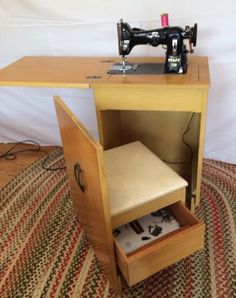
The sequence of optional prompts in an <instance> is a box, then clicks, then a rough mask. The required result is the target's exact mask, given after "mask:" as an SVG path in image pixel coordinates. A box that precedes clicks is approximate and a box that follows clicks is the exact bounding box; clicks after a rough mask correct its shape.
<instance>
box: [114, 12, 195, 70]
mask: <svg viewBox="0 0 236 298" xmlns="http://www.w3.org/2000/svg"><path fill="white" fill-rule="evenodd" d="M162 26H163V27H162V28H159V29H152V30H143V29H141V28H131V27H130V25H129V24H128V23H125V22H123V20H120V21H119V22H118V24H117V32H118V46H119V54H120V55H121V56H122V58H123V61H122V63H121V64H122V67H123V69H125V71H126V69H129V68H127V67H128V66H127V65H126V62H125V56H126V55H129V54H130V52H131V50H132V49H133V47H134V46H136V45H141V44H148V45H151V46H153V47H156V46H158V45H162V46H164V47H165V48H166V59H165V63H164V71H163V72H164V73H186V72H187V53H189V52H190V53H193V46H194V47H195V46H196V42H197V24H195V25H194V26H193V27H189V26H186V27H185V29H182V28H181V27H177V26H174V27H170V26H169V25H168V15H166V14H165V15H162ZM184 40H188V42H189V49H187V47H186V45H185V43H184ZM123 73H124V71H123Z"/></svg>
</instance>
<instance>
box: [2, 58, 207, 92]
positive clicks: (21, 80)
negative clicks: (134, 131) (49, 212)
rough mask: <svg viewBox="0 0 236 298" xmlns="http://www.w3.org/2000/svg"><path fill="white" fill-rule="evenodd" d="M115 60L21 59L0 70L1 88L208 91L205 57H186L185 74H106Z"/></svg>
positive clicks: (155, 60) (144, 60)
mask: <svg viewBox="0 0 236 298" xmlns="http://www.w3.org/2000/svg"><path fill="white" fill-rule="evenodd" d="M127 60H128V61H129V62H134V63H160V62H164V57H136V58H131V57H128V59H127ZM120 61H121V59H120V58H119V57H118V58H107V57H68V56H67V57H59V56H32V57H31V56H29V57H24V58H22V59H20V60H18V61H16V62H14V63H12V64H10V65H9V66H7V67H5V68H3V69H1V70H0V85H1V86H29V87H65V88H68V87H70V88H94V87H98V86H102V85H111V86H112V85H124V84H125V85H134V86H135V85H150V84H153V85H162V86H165V85H166V86H171V85H173V86H176V85H178V86H180V87H181V86H185V87H186V86H189V87H191V86H192V87H198V86H199V87H202V88H208V86H209V84H210V78H209V69H208V59H207V57H196V56H191V57H189V62H188V71H187V73H186V74H151V75H146V74H145V75H144V74H142V75H141V74H137V75H133V74H126V75H125V76H124V75H123V74H121V75H120V74H119V75H117V74H115V75H110V74H107V71H108V70H109V69H110V68H111V66H112V65H113V64H114V63H117V62H120Z"/></svg>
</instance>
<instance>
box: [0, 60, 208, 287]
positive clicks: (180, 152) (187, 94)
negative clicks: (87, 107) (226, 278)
mask: <svg viewBox="0 0 236 298" xmlns="http://www.w3.org/2000/svg"><path fill="white" fill-rule="evenodd" d="M163 59H164V58H145V57H142V58H141V57H139V58H132V59H131V58H130V59H129V61H131V62H137V63H139V62H145V63H148V62H151V63H153V62H160V61H162V60H163ZM117 61H119V59H115V58H102V57H96V58H94V57H24V58H22V59H20V60H19V61H17V62H15V63H13V64H11V65H9V66H8V67H6V68H4V69H2V70H1V71H0V85H1V86H26V87H27V86H28V87H33V86H35V87H63V88H92V89H93V93H94V99H95V105H96V111H97V120H98V128H99V136H100V143H98V142H96V141H95V140H92V141H91V140H90V139H89V138H88V137H87V133H86V130H83V129H82V133H80V134H78V131H77V128H78V127H77V126H75V127H74V128H73V129H72V127H71V119H72V120H73V121H75V122H73V121H72V122H73V123H76V121H77V120H75V118H74V116H73V115H72V114H70V112H69V111H67V112H68V113H67V116H66V115H65V114H63V115H62V114H61V118H62V119H63V123H64V124H63V127H64V128H63V129H62V131H64V138H65V140H67V141H66V142H68V143H69V144H70V145H69V146H67V147H64V150H65V157H66V159H67V161H68V162H67V168H68V173H69V176H71V177H75V176H74V170H75V169H74V165H75V164H76V163H77V158H78V157H81V156H82V157H83V162H82V164H80V163H81V162H80V163H79V166H78V165H77V169H76V171H78V169H80V167H81V168H82V169H86V172H87V173H86V179H87V181H82V180H81V181H80V180H79V181H80V183H81V185H82V186H83V183H85V185H86V184H88V185H91V183H92V185H93V188H91V189H89V190H88V191H85V192H83V191H81V189H80V188H81V187H80V186H81V185H78V184H77V182H78V181H77V182H76V181H75V179H74V178H73V179H70V186H71V189H72V193H74V195H73V197H74V198H73V204H74V210H75V212H77V214H79V218H80V220H81V223H82V224H83V225H84V227H85V230H86V231H87V233H88V235H89V237H90V239H92V242H93V245H94V248H95V251H96V254H97V256H98V258H99V259H100V261H101V263H102V264H103V267H104V269H105V271H106V272H107V275H108V277H109V279H110V281H111V284H112V286H113V287H114V288H115V289H117V290H119V289H120V285H119V278H118V272H119V270H120V271H121V272H122V274H123V275H124V277H125V278H126V280H127V282H128V284H129V285H133V284H135V283H136V282H138V281H140V280H142V279H144V278H146V277H147V276H150V275H151V274H153V273H155V272H157V271H158V270H161V269H163V268H165V267H166V266H169V265H170V264H172V263H174V262H176V261H178V260H180V259H181V258H183V257H185V256H187V255H189V254H191V253H193V252H194V251H196V250H197V249H200V248H201V247H202V246H203V241H204V225H203V224H202V223H201V222H199V220H198V219H197V218H196V217H195V216H194V214H193V212H191V211H189V210H188V209H187V208H186V207H185V206H184V204H183V203H181V202H180V201H182V202H185V186H182V187H181V188H180V189H179V190H178V194H175V195H174V196H172V195H171V194H170V195H165V196H163V197H161V199H160V200H159V201H158V203H156V201H155V200H154V201H150V202H149V203H148V204H145V207H144V208H143V207H138V206H136V205H134V206H133V208H130V209H129V210H128V211H127V212H122V213H121V214H120V215H119V216H117V217H115V216H112V215H111V210H112V209H111V207H112V206H110V201H109V199H108V192H107V185H106V183H105V184H104V181H106V178H105V176H106V175H105V164H104V157H103V155H104V150H105V151H106V150H108V151H109V150H110V149H115V148H117V147H120V146H123V145H125V144H129V143H133V142H135V141H141V142H142V143H143V144H144V145H145V146H146V147H147V148H149V149H150V150H151V152H153V153H154V154H156V155H157V156H159V158H160V159H162V160H165V161H167V162H169V165H170V166H171V167H172V169H173V170H174V172H176V173H178V175H179V176H181V177H183V178H184V179H185V180H187V181H188V183H189V185H190V187H189V188H188V190H187V192H186V193H187V199H188V200H189V202H188V203H189V204H190V205H191V209H192V211H194V208H195V206H197V205H198V204H199V199H200V186H201V172H202V158H203V146H204V134H205V117H206V105H207V94H208V88H209V84H210V79H209V70H208V59H207V58H206V57H190V59H189V67H188V72H187V74H183V75H179V74H178V75H177V74H173V75H172V74H168V75H165V74H164V75H125V76H123V75H108V74H107V70H108V69H109V68H110V67H111V65H112V64H113V63H114V62H117ZM60 113H61V112H59V114H60ZM193 113H194V117H193V120H192V122H191V127H190V129H189V131H188V134H187V135H186V138H187V143H188V144H189V145H190V147H191V150H192V155H193V156H192V157H193V158H192V159H191V163H188V161H189V154H190V152H189V149H188V148H187V147H186V146H185V145H184V143H183V134H184V131H185V130H186V128H187V127H188V124H189V123H190V122H189V121H190V119H191V117H192V116H193ZM68 115H69V116H68ZM66 127H67V128H66ZM68 127H70V129H68ZM84 137H85V139H86V140H87V141H88V142H87V141H84ZM81 138H82V139H81ZM81 140H82V141H81ZM90 141H91V142H90ZM81 142H82V144H84V145H82V146H81V145H80V144H81ZM88 156H89V158H87V157H88ZM68 157H69V158H68ZM179 161H180V163H179ZM172 162H173V163H172ZM94 163H95V164H96V169H97V170H96V171H95V170H94V167H93V166H92V165H93V164H94ZM77 175H79V176H78V177H77V178H78V179H80V178H81V177H80V171H79V172H77ZM79 177H80V178H79ZM71 181H72V182H71ZM82 188H83V187H82ZM92 189H93V191H92ZM94 189H95V191H94ZM77 196H78V197H79V200H78V199H77ZM176 197H178V198H179V199H176ZM166 206H168V208H169V210H171V213H172V214H173V215H174V217H176V219H177V220H178V221H180V222H181V228H180V229H179V230H177V231H175V232H171V233H170V234H167V235H166V236H163V238H160V240H157V241H156V242H153V243H151V244H147V245H146V246H144V247H143V248H140V249H138V250H137V251H135V253H131V254H130V255H127V254H125V253H124V251H123V249H122V248H121V247H120V245H119V243H118V242H117V241H116V240H115V239H114V238H113V234H112V230H113V229H114V228H115V227H117V226H119V225H120V224H123V223H127V221H129V220H133V219H136V218H137V217H139V216H143V215H144V214H146V213H147V212H151V211H153V210H156V209H159V208H162V207H166ZM104 235H105V236H104ZM116 264H117V265H118V267H119V268H120V269H119V270H117V266H116Z"/></svg>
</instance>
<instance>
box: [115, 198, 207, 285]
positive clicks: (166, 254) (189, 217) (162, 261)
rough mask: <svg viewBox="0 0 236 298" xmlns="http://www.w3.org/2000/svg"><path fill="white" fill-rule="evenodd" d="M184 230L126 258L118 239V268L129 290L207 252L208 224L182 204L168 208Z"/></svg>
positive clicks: (151, 243) (163, 237) (166, 235)
mask: <svg viewBox="0 0 236 298" xmlns="http://www.w3.org/2000/svg"><path fill="white" fill-rule="evenodd" d="M167 209H168V211H169V212H170V213H171V214H172V216H173V217H174V219H175V220H176V221H177V222H178V223H179V225H180V227H179V228H178V229H176V230H175V231H172V232H169V233H167V234H165V235H163V236H162V237H160V238H158V239H156V240H154V241H152V242H150V243H148V244H145V245H144V246H142V247H140V248H137V249H136V250H134V251H132V252H129V253H128V254H126V253H125V252H124V249H123V248H122V246H121V245H120V244H119V242H118V241H117V239H116V238H115V237H114V243H115V250H116V258H117V264H118V266H119V268H120V270H121V272H122V273H123V275H124V277H125V278H126V280H127V282H128V284H129V286H132V285H134V284H136V283H137V282H139V281H141V280H143V279H145V278H147V277H149V276H151V275H152V274H154V273H156V272H158V271H160V270H162V269H164V268H166V267H168V266H170V265H171V264H173V263H175V262H177V261H179V260H181V259H182V258H184V257H186V256H188V255H190V254H192V253H194V252H195V251H197V250H199V249H201V248H203V245H204V228H205V226H204V224H203V223H201V222H200V221H199V220H198V218H197V217H196V216H195V215H194V214H193V213H191V211H189V210H188V209H187V208H186V207H185V206H184V204H183V203H182V202H177V203H174V204H172V205H170V206H168V207H167Z"/></svg>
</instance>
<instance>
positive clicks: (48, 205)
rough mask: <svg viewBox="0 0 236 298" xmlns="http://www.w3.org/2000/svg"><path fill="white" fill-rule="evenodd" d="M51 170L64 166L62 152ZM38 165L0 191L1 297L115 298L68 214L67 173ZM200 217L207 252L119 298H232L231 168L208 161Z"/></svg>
mask: <svg viewBox="0 0 236 298" xmlns="http://www.w3.org/2000/svg"><path fill="white" fill-rule="evenodd" d="M50 163H51V165H54V166H61V165H64V159H63V154H62V151H61V150H60V149H56V150H55V151H53V152H52V153H51V156H50ZM41 165H42V160H39V161H37V162H35V163H34V164H32V165H30V166H29V167H28V168H27V169H25V170H24V171H23V172H22V173H21V174H20V175H18V176H17V177H16V178H14V179H13V180H12V181H11V182H10V183H9V184H8V185H6V186H5V187H4V188H3V189H2V190H1V192H0V212H1V219H0V220H1V222H0V230H1V231H0V237H1V242H0V253H1V256H0V261H1V264H0V297H1V298H6V297H7V298H9V297H12V298H18V297H19V298H22V297H63V298H64V297H98V298H100V297H117V296H116V294H115V293H114V292H113V290H112V288H111V287H110V284H109V282H108V280H107V278H106V276H105V274H104V273H103V271H102V269H101V267H100V265H99V262H98V261H97V259H96V256H95V254H94V251H93V249H92V247H91V246H90V244H89V242H88V241H87V239H86V237H85V235H84V233H83V229H81V226H80V224H79V222H78V220H77V219H76V218H74V217H73V215H72V207H71V196H70V191H69V187H68V181H67V175H66V172H65V171H64V170H61V171H54V172H52V171H45V170H43V169H42V166H41ZM196 213H197V216H198V217H199V218H200V219H201V220H202V221H203V222H205V223H206V235H205V249H204V250H202V251H199V252H197V253H195V254H194V255H192V256H190V257H187V258H185V259H184V260H182V261H180V262H178V263H176V264H174V265H172V266H170V267H169V268H167V269H165V270H162V271H161V272H159V273H157V274H155V275H153V276H152V277H151V278H148V279H146V280H145V281H143V282H140V283H139V284H137V285H136V286H134V287H132V288H128V286H127V285H126V283H125V281H124V280H123V281H122V287H123V292H122V297H145V298H146V297H160V298H163V297H164V298H165V297H199V298H206V297H222V298H227V297H229V298H231V297H236V237H235V236H236V234H235V229H236V166H235V165H230V164H226V163H223V162H218V161H213V160H205V161H204V167H203V177H202V195H201V204H200V206H199V207H198V208H197V210H196Z"/></svg>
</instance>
